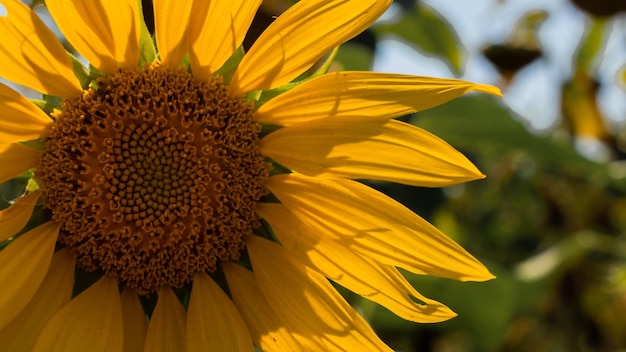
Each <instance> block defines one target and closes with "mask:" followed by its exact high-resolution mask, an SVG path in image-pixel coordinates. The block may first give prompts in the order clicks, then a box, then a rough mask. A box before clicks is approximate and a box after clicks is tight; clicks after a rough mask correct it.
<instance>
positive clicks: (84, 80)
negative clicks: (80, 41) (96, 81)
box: [67, 52, 91, 89]
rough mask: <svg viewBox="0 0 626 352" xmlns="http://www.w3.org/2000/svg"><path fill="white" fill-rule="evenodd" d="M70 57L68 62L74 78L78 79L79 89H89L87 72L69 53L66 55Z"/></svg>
mask: <svg viewBox="0 0 626 352" xmlns="http://www.w3.org/2000/svg"><path fill="white" fill-rule="evenodd" d="M67 54H68V56H69V57H70V61H71V62H72V69H73V70H74V76H76V78H78V82H79V83H80V86H81V88H83V89H87V87H89V82H90V81H91V78H90V76H89V70H88V69H87V68H86V67H85V65H83V63H82V62H80V60H78V58H77V57H76V56H74V55H72V54H71V53H69V52H68V53H67Z"/></svg>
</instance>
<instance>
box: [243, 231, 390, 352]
mask: <svg viewBox="0 0 626 352" xmlns="http://www.w3.org/2000/svg"><path fill="white" fill-rule="evenodd" d="M246 245H247V248H248V253H249V255H250V260H251V262H252V268H253V271H254V275H255V277H256V279H257V282H258V284H259V287H260V288H261V291H262V292H263V294H264V295H265V297H268V298H269V297H271V299H268V301H269V303H270V305H271V306H272V308H273V309H274V311H275V312H276V314H277V315H278V316H279V317H281V319H282V320H283V321H284V322H285V324H286V326H287V328H288V330H289V331H290V332H292V333H293V334H294V335H296V338H298V336H299V337H300V341H301V343H303V344H305V346H306V347H307V350H311V351H333V350H345V351H391V349H389V347H387V346H386V345H385V344H384V343H383V342H382V341H380V339H379V338H378V336H376V334H375V333H374V331H372V329H371V328H370V326H369V325H368V324H367V323H366V322H365V320H363V318H362V317H361V316H360V315H358V313H357V312H356V311H355V310H354V309H353V308H352V307H351V306H350V305H349V304H348V303H347V302H346V301H345V300H344V299H343V297H341V295H339V293H338V292H337V291H336V290H335V288H334V287H333V286H332V285H331V284H330V283H329V282H328V280H326V278H325V277H324V276H322V275H320V274H318V273H317V272H315V271H313V270H312V269H309V268H307V267H306V266H304V265H303V264H301V263H299V262H298V261H297V260H296V259H295V258H294V257H293V256H291V255H289V253H288V252H287V251H286V250H285V249H284V248H282V247H281V246H279V245H277V244H276V243H274V242H271V241H268V240H266V239H263V238H261V237H259V236H248V237H247V238H246ZM320 347H321V348H320Z"/></svg>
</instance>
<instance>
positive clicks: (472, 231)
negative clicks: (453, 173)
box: [26, 0, 626, 352]
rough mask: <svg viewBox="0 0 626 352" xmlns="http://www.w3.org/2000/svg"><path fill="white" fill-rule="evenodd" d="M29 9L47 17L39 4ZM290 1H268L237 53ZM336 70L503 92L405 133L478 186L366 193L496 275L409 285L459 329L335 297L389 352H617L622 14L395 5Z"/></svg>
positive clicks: (622, 280)
mask: <svg viewBox="0 0 626 352" xmlns="http://www.w3.org/2000/svg"><path fill="white" fill-rule="evenodd" d="M26 2H27V3H29V4H31V5H32V6H33V7H35V8H36V11H37V13H38V14H40V15H41V16H42V18H44V19H45V18H46V9H45V7H44V6H40V5H42V3H43V1H41V0H35V1H26ZM144 2H145V3H149V1H144ZM293 2H294V1H291V0H265V2H264V4H263V6H262V9H261V11H260V12H259V13H258V15H257V18H256V19H255V23H254V24H253V27H252V29H251V31H250V33H249V37H248V38H247V41H246V44H245V45H246V46H249V45H250V43H251V42H253V41H254V39H255V38H256V36H258V34H259V33H261V32H262V30H263V29H264V28H265V26H267V25H268V24H269V23H270V22H271V21H272V20H273V18H274V16H276V15H278V14H279V13H280V12H282V11H283V10H284V9H285V8H287V7H288V6H289V5H290V4H291V3H293ZM146 10H148V11H149V7H146ZM146 18H149V15H147V16H146ZM333 70H376V71H385V72H395V73H410V74H415V75H427V76H438V77H448V78H463V79H467V80H471V81H475V82H480V83H488V84H494V85H497V86H499V87H500V88H501V89H502V91H503V93H504V99H498V98H495V97H491V96H486V95H480V94H470V95H467V96H465V97H463V98H460V99H457V100H455V101H452V102H450V103H448V104H445V105H443V106H440V107H437V108H434V109H430V110H427V111H423V112H419V113H417V114H414V115H411V116H406V117H404V118H403V119H404V120H405V121H408V122H410V123H414V124H415V125H418V126H420V127H423V128H425V129H427V130H429V131H431V132H433V133H434V134H436V135H438V136H440V137H441V138H443V139H444V140H446V141H448V142H449V143H450V144H452V145H453V146H454V147H456V148H457V149H459V150H461V151H463V152H464V153H465V154H466V155H467V156H468V157H469V158H470V159H471V160H472V161H474V163H475V164H476V165H478V167H479V168H480V169H481V170H482V172H483V173H485V174H486V175H487V179H485V180H482V181H477V182H472V183H469V184H465V185H461V186H455V187H449V188H445V189H423V188H416V187H407V186H400V185H395V184H387V183H374V182H370V183H369V184H370V185H372V186H373V187H375V188H378V189H380V190H381V191H383V192H385V193H387V194H389V195H391V196H392V197H394V198H395V199H397V200H398V201H400V202H402V203H404V204H405V205H406V206H408V207H409V208H411V209H413V210H414V211H415V212H417V213H418V214H420V215H421V216H423V217H424V218H426V219H428V220H429V221H431V222H432V223H433V224H435V225H436V226H437V227H438V228H440V229H441V230H443V231H444V232H445V233H446V234H448V235H449V236H450V237H452V238H454V239H455V240H456V241H458V242H459V243H460V244H461V245H463V247H465V248H466V249H468V250H469V251H470V252H471V253H472V254H474V255H475V256H476V257H478V258H479V259H480V260H481V261H482V262H483V263H485V264H486V265H487V266H488V267H489V268H490V270H491V271H492V272H493V273H494V274H495V275H497V279H496V280H492V281H490V282H486V283H461V282H455V281H451V280H444V279H437V278H432V277H420V276H416V275H412V274H410V273H405V274H406V277H407V278H408V279H409V280H410V281H411V283H412V284H413V285H414V286H415V287H416V289H417V290H419V291H420V292H421V293H423V294H424V295H426V296H427V297H430V298H433V299H436V300H439V301H441V302H443V303H445V304H446V305H448V306H449V307H450V308H452V309H453V310H454V311H455V312H457V313H458V314H459V316H458V317H457V318H455V319H452V320H450V321H448V322H444V323H439V324H432V325H431V324H415V323H411V322H407V321H404V320H402V319H401V318H398V317H396V316H395V315H393V314H392V313H390V312H389V311H387V310H386V309H385V308H382V307H380V306H378V305H376V304H374V303H371V302H369V301H367V300H365V299H362V298H361V297H359V296H356V295H353V294H351V293H350V292H348V291H345V290H344V291H342V293H344V295H345V296H346V298H347V299H348V300H349V301H350V302H351V303H352V304H353V305H354V306H355V307H357V309H358V310H359V311H360V312H361V313H362V314H363V316H364V317H365V318H366V319H367V320H368V321H369V322H370V323H371V324H372V326H373V327H374V328H375V329H376V331H377V332H378V333H379V334H380V336H381V337H382V338H383V339H384V340H385V341H386V342H387V343H388V344H389V345H390V346H391V347H392V348H394V349H395V350H397V351H405V352H412V351H436V352H457V351H458V352H461V351H463V352H464V351H555V352H559V351H568V352H569V351H626V0H548V1H546V0H471V1H468V0H429V1H426V0H423V1H415V0H402V1H401V0H396V1H395V2H394V4H393V5H392V7H391V8H390V9H389V11H388V12H387V13H386V14H385V16H383V18H381V19H380V20H379V21H378V22H377V23H376V24H374V25H373V26H372V27H371V28H370V29H368V30H367V31H366V32H365V33H363V34H362V35H360V36H358V37H357V38H355V39H354V40H352V41H351V42H349V43H347V44H346V45H344V46H342V47H341V48H340V50H339V52H338V55H337V58H336V61H335V64H334V67H333Z"/></svg>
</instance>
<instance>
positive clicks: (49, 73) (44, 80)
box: [0, 0, 82, 98]
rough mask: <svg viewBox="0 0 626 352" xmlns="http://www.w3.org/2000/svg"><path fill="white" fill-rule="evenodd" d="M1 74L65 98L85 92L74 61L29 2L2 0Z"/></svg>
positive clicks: (0, 27) (11, 79)
mask: <svg viewBox="0 0 626 352" xmlns="http://www.w3.org/2000/svg"><path fill="white" fill-rule="evenodd" d="M0 7H4V9H5V12H6V15H4V16H3V15H0V33H2V40H0V56H2V64H1V65H0V77H2V78H5V79H7V80H9V81H11V82H14V83H17V84H21V85H24V86H27V87H30V88H32V89H34V90H36V91H38V92H41V93H45V94H50V95H55V96H59V97H63V98H70V97H77V96H80V94H81V91H82V89H81V87H80V83H79V82H78V79H76V77H75V76H74V71H73V70H72V64H71V62H70V59H69V57H68V56H67V53H66V52H65V49H64V48H63V46H62V45H61V43H60V42H59V40H58V39H57V37H56V36H55V35H54V33H52V31H50V30H49V29H48V27H46V25H45V24H44V23H43V22H42V21H41V20H40V19H39V17H37V15H36V14H35V13H34V12H33V11H32V10H31V9H30V8H29V7H28V6H26V5H24V4H22V3H21V2H20V1H16V0H1V1H0Z"/></svg>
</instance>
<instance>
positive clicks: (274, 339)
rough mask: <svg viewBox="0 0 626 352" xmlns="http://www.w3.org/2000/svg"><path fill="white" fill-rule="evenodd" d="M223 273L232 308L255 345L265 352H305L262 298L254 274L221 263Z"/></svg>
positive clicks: (237, 266)
mask: <svg viewBox="0 0 626 352" xmlns="http://www.w3.org/2000/svg"><path fill="white" fill-rule="evenodd" d="M224 273H225V274H226V279H227V280H228V288H229V289H230V292H231V295H232V296H233V301H234V303H235V306H237V308H238V309H239V312H240V313H241V316H242V317H243V319H244V321H245V323H246V325H247V326H248V329H249V330H250V334H251V335H252V338H253V340H254V344H255V345H256V346H257V347H259V348H260V349H261V350H262V351H264V352H283V351H306V350H307V349H306V348H305V347H304V346H305V345H301V344H300V343H299V342H298V341H297V340H296V336H294V333H293V331H292V330H291V329H290V326H288V325H285V322H284V319H283V318H282V317H280V316H278V315H277V314H276V313H275V312H274V310H273V309H272V307H271V305H270V303H269V301H268V300H267V299H266V298H265V297H264V296H263V294H262V292H261V289H260V288H259V285H258V284H257V282H256V279H255V277H254V274H253V273H252V272H251V271H249V270H248V269H245V268H243V267H241V266H240V265H237V264H234V263H230V262H227V263H224Z"/></svg>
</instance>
